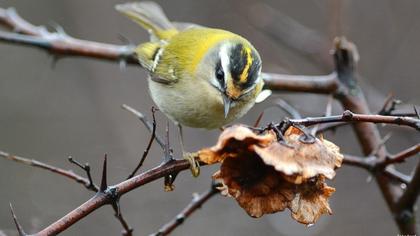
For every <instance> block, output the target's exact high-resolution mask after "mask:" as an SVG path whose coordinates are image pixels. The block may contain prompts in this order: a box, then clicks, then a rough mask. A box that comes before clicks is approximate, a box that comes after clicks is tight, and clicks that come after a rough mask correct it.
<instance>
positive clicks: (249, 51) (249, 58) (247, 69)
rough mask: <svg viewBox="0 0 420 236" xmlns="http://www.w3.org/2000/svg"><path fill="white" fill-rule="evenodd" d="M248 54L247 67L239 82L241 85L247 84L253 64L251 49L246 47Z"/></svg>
mask: <svg viewBox="0 0 420 236" xmlns="http://www.w3.org/2000/svg"><path fill="white" fill-rule="evenodd" d="M244 50H245V53H246V65H245V68H244V70H243V71H242V73H241V75H240V76H239V81H240V82H241V83H245V82H246V80H247V78H248V73H249V68H250V67H251V64H252V56H251V49H250V48H249V47H244Z"/></svg>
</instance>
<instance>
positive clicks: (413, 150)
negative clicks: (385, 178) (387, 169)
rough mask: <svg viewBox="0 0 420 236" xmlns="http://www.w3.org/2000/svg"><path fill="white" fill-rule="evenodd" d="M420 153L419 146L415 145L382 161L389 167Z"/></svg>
mask: <svg viewBox="0 0 420 236" xmlns="http://www.w3.org/2000/svg"><path fill="white" fill-rule="evenodd" d="M419 152H420V144H416V145H414V146H412V147H410V148H407V149H405V150H403V151H401V152H399V153H397V154H394V155H392V156H390V157H388V158H387V159H386V160H385V161H383V164H384V165H390V164H394V163H401V162H404V161H405V159H407V158H409V157H412V156H414V155H416V154H417V153H419Z"/></svg>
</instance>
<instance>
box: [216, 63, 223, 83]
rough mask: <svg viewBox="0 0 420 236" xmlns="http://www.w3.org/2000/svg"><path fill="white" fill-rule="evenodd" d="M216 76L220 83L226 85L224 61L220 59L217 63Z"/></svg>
mask: <svg viewBox="0 0 420 236" xmlns="http://www.w3.org/2000/svg"><path fill="white" fill-rule="evenodd" d="M215 76H216V79H217V80H218V81H219V83H220V85H221V86H222V87H224V84H225V72H224V71H223V67H222V62H221V61H219V62H217V64H216V68H215Z"/></svg>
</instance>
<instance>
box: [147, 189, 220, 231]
mask: <svg viewBox="0 0 420 236" xmlns="http://www.w3.org/2000/svg"><path fill="white" fill-rule="evenodd" d="M217 193H219V190H218V189H217V188H216V186H215V184H214V183H212V186H211V187H210V189H209V190H208V191H207V192H204V193H202V194H201V195H199V196H193V199H192V201H191V202H190V204H188V206H187V207H185V208H184V209H183V210H182V211H181V212H180V213H179V214H178V215H177V216H176V217H175V218H174V219H172V220H171V221H170V222H168V223H167V224H165V225H163V226H162V227H161V228H160V229H159V230H158V232H156V233H154V234H151V235H150V236H164V235H169V234H170V233H171V232H172V231H173V230H175V229H176V228H177V227H178V226H180V225H181V224H182V223H183V222H184V221H185V220H186V219H187V218H188V217H189V216H190V215H191V214H192V213H194V212H195V211H196V210H198V209H199V208H201V206H202V205H203V204H204V203H206V202H207V201H208V200H209V199H210V198H211V197H213V196H215V195H216V194H217Z"/></svg>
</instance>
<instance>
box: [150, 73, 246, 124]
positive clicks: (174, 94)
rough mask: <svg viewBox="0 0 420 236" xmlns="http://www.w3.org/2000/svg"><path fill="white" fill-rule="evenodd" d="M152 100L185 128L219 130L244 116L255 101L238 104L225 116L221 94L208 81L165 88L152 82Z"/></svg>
mask: <svg viewBox="0 0 420 236" xmlns="http://www.w3.org/2000/svg"><path fill="white" fill-rule="evenodd" d="M149 89H150V93H151V96H152V99H153V100H154V102H155V103H156V105H157V106H158V107H159V109H160V110H161V111H162V112H163V113H165V114H166V115H167V116H168V117H169V118H170V119H172V120H173V121H176V122H178V123H180V124H182V125H185V126H189V127H195V128H207V129H216V128H220V127H222V126H223V125H226V124H228V123H230V122H232V121H233V120H235V119H237V118H239V117H241V116H243V115H244V114H245V113H246V112H247V111H248V110H249V109H250V108H251V107H252V106H253V104H254V100H253V99H245V100H241V101H238V102H235V103H234V104H233V106H232V108H231V110H230V111H229V114H228V116H227V117H226V118H225V117H224V109H223V101H222V96H221V94H220V92H219V91H218V90H217V89H216V88H214V87H212V86H210V84H209V83H208V82H207V81H205V80H200V79H195V80H194V81H191V80H188V79H186V78H183V79H181V80H179V81H178V82H177V83H174V84H171V85H164V84H161V83H157V82H154V81H152V80H149Z"/></svg>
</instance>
